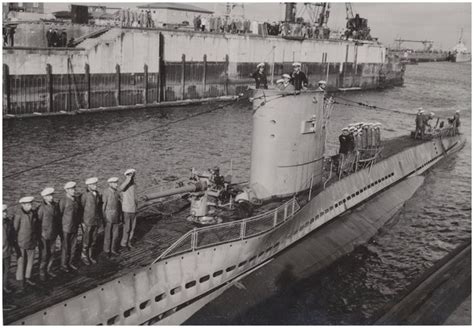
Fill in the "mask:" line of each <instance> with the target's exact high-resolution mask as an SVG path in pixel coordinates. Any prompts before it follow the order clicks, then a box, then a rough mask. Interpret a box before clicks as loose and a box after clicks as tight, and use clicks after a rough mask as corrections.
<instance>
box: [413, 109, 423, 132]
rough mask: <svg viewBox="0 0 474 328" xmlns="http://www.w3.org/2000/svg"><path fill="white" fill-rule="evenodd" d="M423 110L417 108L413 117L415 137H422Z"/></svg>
mask: <svg viewBox="0 0 474 328" xmlns="http://www.w3.org/2000/svg"><path fill="white" fill-rule="evenodd" d="M424 113H425V111H424V110H421V109H419V110H418V113H416V118H415V139H418V138H419V139H422V136H423V115H424Z"/></svg>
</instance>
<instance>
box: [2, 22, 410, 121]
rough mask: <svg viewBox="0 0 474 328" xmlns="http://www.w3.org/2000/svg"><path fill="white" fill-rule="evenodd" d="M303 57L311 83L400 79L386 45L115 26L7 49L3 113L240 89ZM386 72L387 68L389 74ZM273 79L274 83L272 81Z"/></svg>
mask: <svg viewBox="0 0 474 328" xmlns="http://www.w3.org/2000/svg"><path fill="white" fill-rule="evenodd" d="M293 61H300V62H301V63H302V70H303V71H304V72H305V73H306V74H307V76H308V80H309V87H310V88H315V87H316V86H317V81H319V80H327V81H328V87H329V89H332V90H337V89H339V88H361V89H371V88H377V87H379V86H384V87H385V86H390V85H396V84H401V83H402V81H403V73H402V74H401V76H400V75H396V73H395V75H393V76H389V74H390V70H395V71H397V72H399V71H400V69H399V67H392V66H387V64H386V49H385V48H384V47H383V46H381V45H376V44H357V45H356V44H355V43H351V42H347V41H342V40H336V41H327V40H305V41H292V40H285V39H282V38H279V37H266V38H263V37H260V36H252V35H227V34H226V35H224V34H210V33H204V32H203V33H201V32H197V33H196V32H186V31H174V30H157V29H138V28H129V29H120V28H113V29H111V30H109V31H107V32H105V33H104V34H102V35H100V36H98V37H96V38H91V39H87V40H85V41H83V42H82V43H81V44H80V45H79V46H78V47H77V48H21V47H16V48H4V50H3V62H4V73H3V82H4V83H3V85H4V87H3V91H4V92H3V95H4V102H3V103H4V106H3V114H4V115H9V114H12V115H18V114H31V113H35V112H38V113H51V112H57V111H74V110H78V109H83V108H84V109H90V108H98V107H110V106H120V105H133V104H151V103H154V102H157V103H158V102H161V101H174V100H185V99H200V98H208V97H218V96H227V95H236V94H240V93H242V92H244V91H245V90H246V89H247V87H248V85H253V83H254V82H253V79H252V78H251V74H252V73H253V72H254V71H255V67H256V65H257V64H258V63H259V62H265V63H266V71H267V75H268V79H269V81H270V80H271V78H272V76H273V78H274V80H276V79H278V78H280V76H281V74H283V73H289V72H291V71H292V67H291V64H292V62H293ZM385 71H387V72H385ZM270 83H271V82H270Z"/></svg>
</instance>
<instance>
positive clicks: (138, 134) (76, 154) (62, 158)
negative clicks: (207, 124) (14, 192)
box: [3, 102, 233, 180]
mask: <svg viewBox="0 0 474 328" xmlns="http://www.w3.org/2000/svg"><path fill="white" fill-rule="evenodd" d="M232 104H233V102H232V103H229V104H227V105H219V106H216V107H215V108H212V109H209V110H206V111H203V112H199V113H196V114H191V115H188V116H186V117H183V118H179V119H176V120H174V121H171V122H168V123H165V124H160V125H158V126H156V127H153V128H151V129H148V130H144V131H140V132H138V133H135V134H131V135H128V136H125V137H121V138H117V139H113V140H110V141H108V142H105V143H103V144H102V145H99V146H95V147H90V148H88V149H86V150H83V151H80V152H77V153H74V154H71V155H68V156H64V157H61V158H57V159H53V160H51V161H49V162H45V163H41V164H38V165H35V166H31V167H28V168H26V169H23V170H21V171H16V172H13V173H10V174H7V175H4V176H3V179H4V180H5V179H10V178H14V177H17V176H19V175H21V174H23V173H26V172H30V171H33V170H36V169H40V168H42V167H44V166H47V165H51V164H55V163H58V162H61V161H64V160H67V159H71V158H74V157H77V156H81V155H85V154H88V153H92V152H94V151H96V150H97V149H100V148H104V147H107V146H110V145H112V144H115V143H118V142H121V141H124V140H128V139H132V138H135V137H138V136H141V135H143V134H146V133H149V132H152V131H155V130H157V129H162V128H165V127H167V126H170V125H173V124H176V123H179V122H183V121H186V120H188V119H191V118H194V117H198V116H201V115H205V114H209V113H212V112H215V111H217V110H219V109H223V108H225V107H228V106H230V105H232Z"/></svg>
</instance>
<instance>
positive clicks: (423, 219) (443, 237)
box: [3, 63, 471, 324]
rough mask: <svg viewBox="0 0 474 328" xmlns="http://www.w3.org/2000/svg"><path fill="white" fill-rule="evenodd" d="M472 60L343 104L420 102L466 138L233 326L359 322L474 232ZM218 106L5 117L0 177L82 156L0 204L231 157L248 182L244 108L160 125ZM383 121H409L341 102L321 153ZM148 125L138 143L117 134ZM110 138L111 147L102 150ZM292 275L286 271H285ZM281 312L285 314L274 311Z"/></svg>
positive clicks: (238, 177) (394, 128)
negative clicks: (352, 243)
mask: <svg viewBox="0 0 474 328" xmlns="http://www.w3.org/2000/svg"><path fill="white" fill-rule="evenodd" d="M470 69H471V66H470V65H467V64H454V63H426V64H420V65H417V66H408V67H407V72H406V82H405V86H404V87H402V88H394V89H388V90H384V91H371V92H364V93H353V94H351V93H348V94H345V95H343V97H344V98H348V99H351V100H355V101H359V102H365V103H369V104H373V105H377V106H380V107H383V108H388V109H396V110H398V111H405V112H410V113H415V112H416V110H417V109H418V108H420V107H423V108H424V109H425V110H428V111H434V112H435V113H437V114H438V115H445V116H448V115H452V114H453V113H454V111H455V110H458V109H459V110H461V117H462V127H461V130H462V132H463V133H464V134H465V135H466V137H467V139H468V142H467V145H466V147H464V149H463V150H462V151H461V152H460V153H459V154H457V155H455V156H453V157H452V158H450V159H448V160H446V161H444V162H443V163H441V164H439V165H437V166H436V168H434V169H433V170H432V171H431V172H430V174H429V175H428V176H427V179H426V181H425V184H424V185H423V186H422V187H421V188H420V190H419V191H418V192H417V193H416V194H415V196H414V197H413V198H412V199H411V200H410V201H409V202H408V203H407V204H406V206H405V208H404V209H403V210H402V211H401V213H399V215H397V217H396V218H395V221H394V222H395V223H394V224H392V225H391V226H390V227H387V228H386V229H384V230H383V231H382V232H381V233H380V234H378V235H377V236H376V237H374V238H373V240H372V241H371V242H370V243H369V244H368V245H366V246H364V247H360V248H358V249H357V250H356V251H354V252H353V253H352V254H351V255H350V256H346V257H344V258H343V259H341V260H340V261H338V262H337V263H335V264H334V265H332V266H331V267H330V268H328V270H325V271H324V272H322V273H320V274H318V275H317V276H314V277H310V278H308V279H307V280H305V281H303V282H301V283H298V284H297V285H296V286H294V287H293V290H292V292H291V295H288V297H285V298H278V301H277V300H275V302H274V305H273V306H270V307H267V309H266V311H265V310H264V309H255V310H256V311H257V310H258V315H256V316H255V315H251V314H249V317H245V318H239V319H238V322H236V323H243V324H251V323H256V322H257V321H258V322H260V323H276V324H285V323H292V324H348V323H352V324H357V323H367V322H370V318H371V315H373V314H374V312H375V311H376V310H378V309H380V307H381V306H383V305H384V304H386V303H387V302H388V301H389V300H391V299H393V298H394V297H396V295H397V294H398V293H400V292H401V291H403V289H404V288H406V286H407V285H408V284H409V283H410V282H411V281H413V279H415V278H417V277H418V276H419V275H420V274H421V273H422V272H423V271H425V270H426V269H427V268H428V267H430V266H432V265H433V263H434V262H435V261H436V260H438V259H440V258H441V257H442V256H443V255H445V254H446V253H447V252H448V251H449V250H451V249H453V248H454V247H455V246H456V245H458V244H459V243H460V242H461V241H462V240H465V239H467V238H470V236H471V223H470V217H471V191H470V185H471V174H470V168H471V126H470V121H471V112H470V108H471V99H470V96H471V84H470V77H471V75H470ZM213 106H218V105H217V104H210V105H202V106H194V107H181V108H170V109H156V110H143V111H128V112H114V113H101V114H93V115H78V116H74V117H57V118H41V119H35V120H17V121H4V123H3V128H4V130H3V138H4V139H3V140H4V141H3V142H4V143H3V175H4V176H6V175H9V174H12V173H14V172H18V171H21V170H24V169H26V168H29V167H32V166H36V165H39V164H41V163H45V162H49V161H52V160H54V159H58V158H63V157H67V156H69V155H73V154H76V153H83V154H81V155H79V156H75V157H72V158H69V159H66V160H64V161H60V162H57V163H54V164H51V165H48V166H44V167H41V168H39V169H36V170H32V171H29V172H26V173H24V174H22V175H20V176H18V177H14V178H9V179H5V180H4V181H3V199H4V201H5V202H6V203H10V204H13V203H15V202H16V201H17V200H18V199H19V198H20V197H22V196H24V195H27V194H32V195H35V196H37V198H38V199H39V192H40V191H41V190H42V189H43V188H44V187H46V186H54V187H55V188H56V189H57V190H58V191H59V192H61V190H62V186H63V184H64V183H65V182H66V181H69V180H74V181H77V182H78V183H79V185H80V189H83V188H84V184H83V181H84V180H85V179H86V178H88V177H90V176H97V177H99V178H100V183H99V186H100V187H102V188H103V187H105V181H106V179H107V178H108V177H110V176H120V175H121V174H122V173H123V172H124V170H125V169H126V168H128V167H133V168H135V169H137V171H138V175H137V183H138V185H139V188H141V189H146V188H149V187H151V186H153V185H154V184H160V183H166V180H168V179H169V177H171V176H178V177H183V176H187V175H188V173H189V168H191V167H196V168H202V169H205V168H210V167H213V166H214V165H220V166H221V170H222V171H223V172H224V173H226V172H227V171H228V170H229V168H230V161H231V160H232V162H233V174H234V181H243V180H247V179H248V177H249V168H250V142H251V125H252V117H251V115H252V112H251V110H249V109H250V106H249V103H248V102H239V103H234V104H232V105H230V106H226V107H225V108H223V109H220V110H218V111H216V112H212V113H209V114H204V115H201V116H196V117H193V118H191V119H188V120H184V121H181V122H179V123H177V124H171V125H167V124H169V123H170V122H174V121H175V120H177V119H180V118H183V117H185V116H187V115H191V114H196V113H198V112H201V111H206V110H209V109H210V108H211V107H213ZM360 121H369V122H374V121H377V122H381V123H382V124H383V130H382V133H383V137H386V138H387V137H392V136H396V135H401V134H406V133H407V132H408V130H409V129H411V128H413V125H414V117H413V116H407V115H404V114H400V113H398V112H389V111H375V110H370V109H367V108H358V107H348V106H337V107H336V109H335V110H334V112H333V115H332V120H331V124H330V127H329V129H330V133H329V137H328V150H329V151H335V149H336V147H337V136H338V134H339V131H340V129H341V128H342V127H343V126H345V125H347V124H349V123H352V122H360ZM148 129H153V130H151V131H150V132H148V133H144V134H140V135H137V136H136V137H134V138H129V139H123V140H120V141H117V140H119V139H122V138H124V137H126V136H130V135H133V134H137V133H138V132H141V131H145V130H148ZM111 141H115V142H114V143H113V144H111V145H110V146H102V147H100V146H101V145H104V144H106V143H109V142H111ZM289 272H291V270H290V271H289ZM282 302H283V303H282ZM282 306H284V308H285V309H286V310H285V311H284V313H279V311H275V309H278V308H281V307H282Z"/></svg>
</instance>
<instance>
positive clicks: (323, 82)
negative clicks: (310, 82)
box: [318, 80, 327, 84]
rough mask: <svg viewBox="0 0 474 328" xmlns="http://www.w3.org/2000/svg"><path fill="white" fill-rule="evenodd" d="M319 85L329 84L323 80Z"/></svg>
mask: <svg viewBox="0 0 474 328" xmlns="http://www.w3.org/2000/svg"><path fill="white" fill-rule="evenodd" d="M318 84H327V82H326V81H324V80H321V81H319V82H318Z"/></svg>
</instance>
